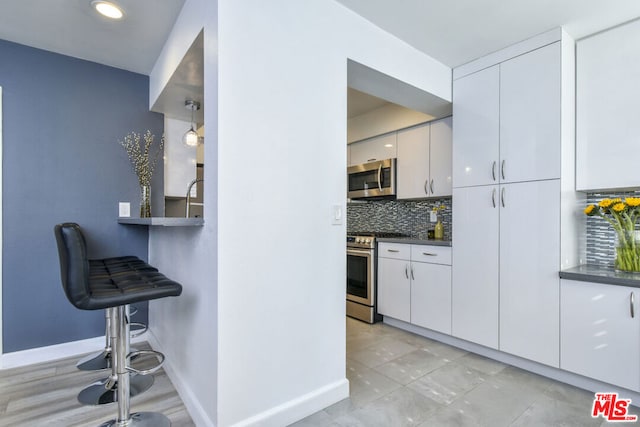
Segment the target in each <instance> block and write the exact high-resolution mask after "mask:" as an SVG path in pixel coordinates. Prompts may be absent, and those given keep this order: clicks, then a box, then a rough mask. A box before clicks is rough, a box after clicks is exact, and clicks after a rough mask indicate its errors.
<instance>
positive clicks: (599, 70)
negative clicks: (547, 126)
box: [576, 20, 640, 191]
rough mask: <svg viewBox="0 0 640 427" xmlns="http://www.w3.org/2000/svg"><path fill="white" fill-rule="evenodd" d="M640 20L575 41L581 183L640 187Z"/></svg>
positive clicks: (581, 188)
mask: <svg viewBox="0 0 640 427" xmlns="http://www.w3.org/2000/svg"><path fill="white" fill-rule="evenodd" d="M639 45H640V21H638V20H634V21H631V22H629V23H626V24H624V25H620V26H617V27H614V28H612V29H610V30H607V31H603V32H600V33H596V34H595V35H593V36H590V37H587V38H585V39H582V40H580V41H578V42H577V44H576V51H577V53H576V60H577V65H576V189H577V190H578V191H588V190H602V189H627V188H636V187H640V175H639V174H638V172H637V170H638V158H640V142H639V140H638V135H640V120H638V99H640V85H638V81H640V50H639V49H638V46H639Z"/></svg>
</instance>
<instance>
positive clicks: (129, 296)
mask: <svg viewBox="0 0 640 427" xmlns="http://www.w3.org/2000/svg"><path fill="white" fill-rule="evenodd" d="M54 233H55V236H56V241H57V244H58V254H59V256H60V276H61V279H62V287H63V289H64V292H65V294H66V296H67V299H68V300H69V302H71V304H73V305H74V306H75V307H76V308H79V309H81V310H103V309H106V310H107V311H108V317H109V319H110V322H109V323H110V325H109V329H110V341H111V343H110V347H111V355H112V365H113V367H112V375H111V377H109V379H108V381H107V383H106V384H105V385H104V387H105V388H113V386H114V383H117V387H115V388H116V396H117V401H118V414H117V417H116V418H115V419H113V420H110V421H107V422H106V423H103V424H102V425H101V427H111V426H117V427H130V426H136V427H164V426H170V425H171V423H170V422H169V419H168V418H167V417H165V416H164V415H163V414H160V413H156V412H138V413H134V414H131V413H130V378H129V377H130V373H135V374H138V375H148V374H151V373H153V372H155V371H156V370H158V369H160V366H161V365H162V362H163V361H164V355H163V354H162V353H160V352H156V351H152V350H146V351H138V352H135V353H130V352H129V341H130V324H129V319H128V316H127V310H128V305H129V304H132V303H136V302H140V301H150V300H153V299H158V298H164V297H170V296H179V295H180V294H181V293H182V286H181V285H180V284H179V283H177V282H174V281H172V280H169V279H167V277H165V276H164V275H163V274H161V273H160V272H158V271H157V270H156V269H155V268H153V267H151V266H149V265H148V264H146V263H144V262H143V261H140V260H138V261H140V262H137V261H136V262H131V263H125V264H126V265H125V264H118V265H116V266H111V267H109V266H106V265H105V266H104V267H105V270H104V271H103V272H102V273H103V274H97V272H98V270H97V269H96V267H95V266H94V273H96V274H92V273H91V263H90V262H89V259H88V258H87V249H86V242H85V239H84V236H83V234H82V230H81V229H80V226H79V225H78V224H75V223H64V224H58V225H56V226H55V227H54ZM134 356H140V357H144V356H155V357H157V358H158V360H159V363H158V364H157V365H156V366H154V367H153V368H150V369H147V370H139V369H135V368H133V367H132V366H130V364H129V360H130V359H131V358H132V357H134Z"/></svg>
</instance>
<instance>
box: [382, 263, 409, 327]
mask: <svg viewBox="0 0 640 427" xmlns="http://www.w3.org/2000/svg"><path fill="white" fill-rule="evenodd" d="M378 313H380V314H382V315H385V316H389V317H393V318H394V319H398V320H403V321H405V322H409V321H410V320H411V281H410V278H409V261H408V260H402V259H393V258H380V257H378Z"/></svg>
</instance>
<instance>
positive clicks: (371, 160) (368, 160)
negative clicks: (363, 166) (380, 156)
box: [367, 159, 376, 162]
mask: <svg viewBox="0 0 640 427" xmlns="http://www.w3.org/2000/svg"><path fill="white" fill-rule="evenodd" d="M374 161H376V159H367V162H374Z"/></svg>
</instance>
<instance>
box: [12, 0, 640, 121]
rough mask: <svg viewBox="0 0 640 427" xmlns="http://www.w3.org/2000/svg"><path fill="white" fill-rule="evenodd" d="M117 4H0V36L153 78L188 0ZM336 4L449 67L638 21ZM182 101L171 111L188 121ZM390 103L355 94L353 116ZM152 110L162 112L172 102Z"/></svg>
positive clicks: (346, 0)
mask: <svg viewBox="0 0 640 427" xmlns="http://www.w3.org/2000/svg"><path fill="white" fill-rule="evenodd" d="M112 1H114V2H116V3H117V4H119V5H120V6H121V7H122V9H124V12H125V17H124V19H122V20H120V21H112V20H108V19H106V18H103V17H101V16H100V15H98V14H96V13H95V12H94V10H93V9H92V7H91V0H13V1H10V0H5V1H1V2H0V39H5V40H9V41H13V42H16V43H21V44H25V45H28V46H33V47H36V48H40V49H45V50H49V51H52V52H57V53H61V54H64V55H69V56H73V57H77V58H81V59H85V60H89V61H94V62H98V63H101V64H105V65H109V66H113V67H117V68H121V69H125V70H129V71H134V72H137V73H142V74H146V75H148V74H149V73H150V72H151V70H152V68H153V65H154V63H155V61H156V58H157V57H158V55H159V54H160V51H161V49H162V46H163V45H164V43H165V41H166V39H167V36H168V34H169V32H170V31H171V28H172V27H173V24H174V22H175V19H176V17H177V16H178V14H179V13H180V10H181V8H182V6H183V4H184V1H185V0H112ZM337 1H338V2H339V3H341V4H343V5H344V6H346V7H347V8H349V9H352V10H353V11H354V12H356V13H358V14H360V15H361V16H363V17H364V18H365V19H367V20H369V21H371V22H372V23H374V24H375V25H377V26H379V27H381V28H382V29H384V30H386V31H388V32H389V33H391V34H393V35H395V36H396V37H398V38H400V39H402V40H404V41H405V42H407V43H408V44H410V45H412V46H414V47H415V48H417V49H419V50H421V51H423V52H425V53H426V54H428V55H430V56H431V57H433V58H434V59H436V60H438V61H440V62H442V63H443V64H445V65H447V66H449V67H456V66H458V65H461V64H464V63H466V62H469V61H471V60H473V59H476V58H478V57H480V56H483V55H485V54H487V53H490V52H494V51H496V50H499V49H502V48H504V47H506V46H508V45H510V44H513V43H517V42H519V41H521V40H523V39H525V38H528V37H531V36H533V35H536V34H539V33H542V32H544V31H547V30H549V29H552V28H554V27H558V26H563V27H564V28H565V30H566V31H567V32H568V33H569V34H571V35H572V36H573V37H574V38H576V39H579V38H582V37H585V36H587V35H590V34H593V33H595V32H598V31H601V30H603V29H606V28H609V27H612V26H615V25H617V24H620V23H623V22H626V21H629V20H632V19H635V18H637V17H640V1H638V0H612V1H609V2H604V1H602V0H511V1H508V0H450V1H442V0H402V1H398V2H390V1H388V0H337ZM45 6H46V9H45V8H44V7H45ZM192 48H194V47H193V46H192ZM195 48H196V49H197V48H199V49H201V45H199V46H195ZM183 71H184V72H186V71H187V70H186V69H185V70H183ZM177 74H179V73H177ZM183 74H184V73H183ZM181 83H182V82H176V84H175V85H174V86H173V89H176V88H177V87H178V86H179V85H180V84H181ZM192 83H193V82H188V84H189V85H190V89H189V90H191V92H194V90H196V89H197V88H196V87H195V86H194V85H193V84H192ZM191 86H193V87H191ZM173 89H172V91H170V92H171V93H169V92H167V94H168V95H169V94H173ZM192 89H193V90H192ZM187 95H189V96H188V97H190V98H195V97H194V96H193V94H191V95H190V94H189V93H187ZM172 96H173V95H172ZM185 97H186V95H185V96H182V97H179V98H180V99H178V101H177V103H176V104H175V105H173V106H172V108H170V109H171V110H172V111H173V112H172V114H173V115H174V116H176V117H177V116H185V119H186V117H188V114H189V113H188V111H186V110H185V109H184V106H183V103H184V99H185ZM165 98H166V99H168V98H167V97H165ZM170 98H172V99H173V97H170ZM163 102H164V101H163ZM167 102H168V101H167ZM385 102H386V101H385V100H382V99H380V98H375V97H371V96H369V95H366V94H364V93H362V92H359V93H358V92H356V91H350V92H349V113H348V114H349V117H353V116H356V115H359V114H363V113H366V112H368V111H371V110H373V109H375V108H379V107H381V106H383V105H384V103H385ZM155 107H156V108H155V109H156V110H158V109H165V108H169V104H167V105H164V106H160V105H157V106H155ZM173 107H175V108H173ZM185 112H186V114H185ZM199 114H202V112H200V113H199Z"/></svg>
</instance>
